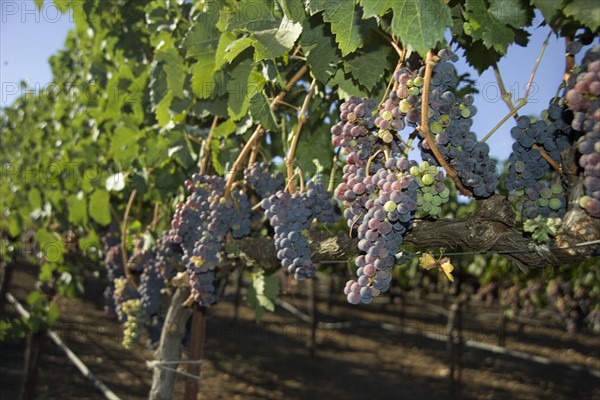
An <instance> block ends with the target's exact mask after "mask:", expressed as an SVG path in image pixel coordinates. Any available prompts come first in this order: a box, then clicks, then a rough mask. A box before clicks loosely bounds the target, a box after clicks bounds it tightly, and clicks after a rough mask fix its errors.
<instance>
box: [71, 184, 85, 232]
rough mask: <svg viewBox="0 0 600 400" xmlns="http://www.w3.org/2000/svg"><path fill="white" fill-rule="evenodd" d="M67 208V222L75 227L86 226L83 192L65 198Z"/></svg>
mask: <svg viewBox="0 0 600 400" xmlns="http://www.w3.org/2000/svg"><path fill="white" fill-rule="evenodd" d="M67 204H68V208H69V222H71V223H72V224H75V225H81V226H86V225H87V222H88V214H87V203H86V200H85V196H84V195H83V192H81V191H80V192H79V193H77V194H72V195H70V196H69V197H67Z"/></svg>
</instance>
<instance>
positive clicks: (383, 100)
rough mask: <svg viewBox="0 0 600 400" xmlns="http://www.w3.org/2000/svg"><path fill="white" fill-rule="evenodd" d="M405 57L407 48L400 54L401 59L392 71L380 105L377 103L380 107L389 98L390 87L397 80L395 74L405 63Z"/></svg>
mask: <svg viewBox="0 0 600 400" xmlns="http://www.w3.org/2000/svg"><path fill="white" fill-rule="evenodd" d="M405 57H406V50H402V54H400V59H399V60H398V64H396V68H394V72H392V77H391V79H390V81H389V82H388V85H387V88H385V93H384V94H383V97H382V98H381V101H380V102H379V105H377V108H378V109H380V108H381V106H383V103H385V99H387V97H388V94H389V93H390V88H391V87H392V83H394V82H395V79H394V74H395V73H396V71H398V69H400V67H401V66H402V64H404V58H405Z"/></svg>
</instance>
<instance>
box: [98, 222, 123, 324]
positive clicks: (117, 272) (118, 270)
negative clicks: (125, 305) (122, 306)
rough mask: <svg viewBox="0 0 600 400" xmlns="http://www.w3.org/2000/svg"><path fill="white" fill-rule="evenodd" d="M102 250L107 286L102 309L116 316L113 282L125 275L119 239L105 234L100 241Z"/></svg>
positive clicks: (114, 235) (113, 235) (116, 236)
mask: <svg viewBox="0 0 600 400" xmlns="http://www.w3.org/2000/svg"><path fill="white" fill-rule="evenodd" d="M101 242H102V247H103V249H104V262H103V263H104V269H105V271H106V279H107V281H108V285H107V286H106V289H105V290H104V304H105V306H104V308H105V310H106V312H107V313H109V314H116V313H117V310H116V307H117V304H116V303H115V299H114V296H113V295H114V289H115V285H114V280H115V279H116V278H120V277H122V276H124V275H125V271H124V270H123V253H122V252H121V239H120V237H119V236H118V235H116V234H114V233H113V234H110V233H109V234H107V235H105V236H103V237H102V239H101Z"/></svg>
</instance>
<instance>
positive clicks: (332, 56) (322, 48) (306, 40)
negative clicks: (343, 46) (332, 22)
mask: <svg viewBox="0 0 600 400" xmlns="http://www.w3.org/2000/svg"><path fill="white" fill-rule="evenodd" d="M312 22H313V21H312V19H307V20H305V22H304V27H303V30H302V35H301V36H300V44H301V46H302V49H303V50H304V52H305V53H306V54H307V55H306V61H307V63H308V65H309V67H310V70H311V71H312V73H313V74H314V75H315V77H316V78H317V79H318V80H319V81H320V82H321V83H324V84H325V83H327V82H328V81H329V79H330V78H331V77H332V76H333V75H334V74H335V71H336V70H337V68H338V67H337V65H338V63H339V62H340V54H339V50H338V48H337V46H336V44H335V40H334V39H333V36H332V35H330V34H329V30H328V29H327V26H326V25H325V24H324V23H320V24H314V23H312Z"/></svg>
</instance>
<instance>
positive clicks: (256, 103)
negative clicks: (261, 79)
mask: <svg viewBox="0 0 600 400" xmlns="http://www.w3.org/2000/svg"><path fill="white" fill-rule="evenodd" d="M250 115H251V116H252V119H253V120H254V121H257V122H260V123H261V124H262V126H263V128H265V129H266V130H267V131H270V130H275V129H277V121H276V118H275V114H273V111H272V110H271V105H270V102H269V99H268V98H267V96H266V95H265V94H264V93H263V92H258V93H255V94H254V96H252V98H251V99H250Z"/></svg>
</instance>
